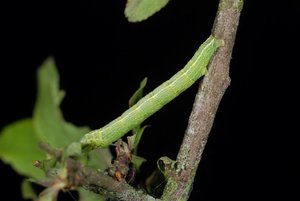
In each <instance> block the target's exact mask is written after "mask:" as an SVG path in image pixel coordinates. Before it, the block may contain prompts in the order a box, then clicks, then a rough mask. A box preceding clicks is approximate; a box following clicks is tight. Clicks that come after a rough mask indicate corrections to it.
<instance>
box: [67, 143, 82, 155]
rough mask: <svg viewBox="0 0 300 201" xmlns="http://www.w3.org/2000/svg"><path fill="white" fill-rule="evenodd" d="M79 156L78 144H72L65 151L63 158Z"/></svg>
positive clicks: (79, 148)
mask: <svg viewBox="0 0 300 201" xmlns="http://www.w3.org/2000/svg"><path fill="white" fill-rule="evenodd" d="M80 154H81V144H80V142H72V143H71V144H70V145H69V146H68V147H67V149H66V153H65V157H70V156H79V155H80Z"/></svg>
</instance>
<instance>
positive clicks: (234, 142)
mask: <svg viewBox="0 0 300 201" xmlns="http://www.w3.org/2000/svg"><path fill="white" fill-rule="evenodd" d="M217 2H218V1H217V0H213V1H212V0H201V1H198V0H189V1H179V0H177V1H176V0H173V1H171V2H170V4H169V5H168V6H167V7H166V8H164V9H163V10H162V11H161V12H159V13H158V14H156V15H155V16H153V17H151V18H150V19H149V20H147V21H145V22H142V23H138V24H131V23H128V22H127V21H126V19H125V18H124V16H123V9H124V6H125V1H112V0H108V1H94V0H90V1H72V2H70V3H67V2H64V3H62V2H55V1H42V2H30V3H28V2H27V1H23V2H22V3H20V2H13V1H11V3H10V4H9V5H1V10H2V9H3V12H1V13H2V14H3V17H1V18H2V19H1V35H2V36H1V45H0V48H1V49H2V50H1V60H0V76H1V78H0V89H1V90H0V91H1V98H0V101H1V102H0V107H1V108H0V128H3V127H4V126H5V125H6V124H9V123H11V122H14V121H16V120H19V119H22V118H25V117H29V116H31V114H32V110H33V105H34V102H35V96H36V69H37V68H38V66H39V65H40V64H41V62H42V61H43V60H44V59H45V58H46V57H47V56H48V55H52V56H54V57H55V59H56V62H57V67H58V69H59V72H60V76H61V88H62V89H64V90H65V91H66V92H67V95H66V97H65V99H64V101H63V103H62V105H61V108H62V111H63V113H64V116H65V119H66V120H67V121H70V122H72V123H74V124H76V125H88V126H90V127H91V128H93V129H95V128H99V127H101V126H103V125H105V124H106V123H108V122H109V121H110V120H112V119H114V118H115V117H117V116H118V115H120V114H121V113H122V111H124V110H125V109H126V108H127V101H128V99H129V97H130V96H131V94H132V93H133V92H134V91H135V90H136V89H137V87H138V85H139V82H140V81H141V80H142V79H143V78H144V77H146V76H147V77H148V78H149V82H148V84H147V88H146V91H147V92H149V91H150V90H151V89H153V88H155V87H156V86H158V85H159V84H160V83H162V82H163V81H165V80H167V79H169V77H170V76H171V75H173V74H174V73H175V72H177V71H178V70H179V69H181V68H182V67H183V66H184V64H185V63H186V62H187V61H188V60H189V58H190V57H191V55H192V54H193V52H194V51H195V50H196V48H197V47H198V46H199V45H200V44H201V43H202V42H203V41H204V40H205V39H206V38H207V37H208V36H209V33H210V30H211V27H212V24H213V20H214V16H215V12H216V9H217ZM299 9H300V6H299V3H298V1H296V0H294V1H293V0H289V1H281V2H279V1H278V2H276V1H259V0H253V1H250V0H249V1H246V2H245V5H244V10H243V12H242V16H241V19H240V26H239V30H238V34H237V38H236V45H235V48H234V51H233V55H232V61H231V72H230V76H231V79H232V82H231V85H230V87H229V88H228V90H227V92H226V94H225V96H224V98H223V100H222V102H221V104H220V107H219V110H218V113H217V117H216V120H215V123H214V126H213V129H212V132H211V135H210V138H209V140H208V143H207V146H206V149H205V151H204V155H203V159H202V161H201V164H200V167H199V169H198V172H197V175H196V180H195V183H194V188H193V191H192V194H191V198H190V200H202V201H208V200H209V201H214V200H220V199H222V200H248V199H249V200H250V199H252V200H253V199H265V200H271V199H274V198H279V199H282V200H299V186H297V185H299V174H300V173H299V165H297V162H298V163H299V162H300V161H299V145H298V141H297V137H298V135H299V134H300V133H299V127H298V125H297V123H298V122H299V121H298V119H299V115H298V114H299V112H298V110H297V108H298V107H297V106H298V103H299V102H298V101H297V97H296V95H297V94H298V93H299V89H298V87H297V85H298V82H297V81H298V80H299V78H298V73H297V70H298V69H299V67H300V66H299V52H300V51H299V40H300V35H299V33H300V32H299V30H298V29H299V25H300V23H299V21H300V11H299ZM197 85H198V84H195V85H193V87H191V88H190V89H188V90H187V92H185V93H183V94H182V95H181V96H180V97H178V98H176V100H174V101H173V102H171V103H170V104H169V105H167V106H166V107H165V108H163V109H162V110H161V111H159V112H157V113H156V114H155V115H154V116H153V117H151V118H149V119H148V120H147V121H146V123H148V124H151V127H150V128H149V129H147V130H146V132H145V135H144V137H143V139H142V142H141V143H142V144H141V145H140V155H141V156H143V157H145V158H146V159H148V162H147V163H146V164H145V165H144V166H143V171H144V174H145V175H149V174H150V173H151V171H152V170H153V169H154V168H155V163H156V160H157V159H158V158H159V157H160V156H164V155H167V156H169V157H171V158H175V157H176V154H177V150H178V148H179V146H180V142H181V140H182V136H183V133H184V130H185V128H186V124H187V121H188V117H189V113H190V111H191V106H192V103H193V99H194V95H195V92H196V89H197ZM0 165H1V166H0V168H1V169H0V170H1V171H0V177H1V178H0V185H1V188H0V192H1V196H8V200H21V198H20V191H19V184H20V182H21V180H22V178H21V177H19V176H18V175H16V174H15V173H14V172H13V170H12V169H11V168H10V166H8V165H5V164H3V163H2V162H1V164H0ZM296 196H298V198H296ZM1 200H2V199H1Z"/></svg>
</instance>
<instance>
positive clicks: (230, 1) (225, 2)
mask: <svg viewBox="0 0 300 201" xmlns="http://www.w3.org/2000/svg"><path fill="white" fill-rule="evenodd" d="M242 7H243V0H220V3H219V8H218V12H217V16H216V18H215V22H214V26H213V29H212V34H213V35H214V36H216V37H217V38H220V39H223V40H224V42H225V46H224V47H222V48H220V49H219V51H218V52H217V53H216V55H215V56H214V58H213V59H212V61H211V63H210V65H209V67H208V73H207V74H206V75H205V77H204V79H203V81H202V83H201V84H200V86H199V90H198V93H197V95H196V98H195V102H194V105H193V110H192V112H191V115H190V118H189V123H188V127H187V129H186V132H185V136H184V140H183V143H182V145H181V148H180V151H179V153H178V155H177V163H178V167H177V170H176V172H177V174H174V175H175V176H174V178H172V179H170V180H169V181H168V183H167V184H166V187H165V190H164V195H163V200H187V199H188V197H189V192H190V187H191V185H192V183H193V180H194V176H195V174H196V170H197V168H198V165H199V162H200V159H201V156H202V153H203V150H204V147H205V144H206V142H207V139H208V135H209V133H210V130H211V127H212V125H213V121H214V118H215V115H216V111H217V108H218V106H219V103H220V101H221V99H222V97H223V95H224V93H225V91H226V89H227V87H228V86H229V84H230V77H229V64H230V59H231V54H232V49H233V46H234V41H235V36H236V31H237V27H238V22H239V17H240V12H241V10H242ZM174 181H175V183H176V185H174ZM174 186H175V189H174Z"/></svg>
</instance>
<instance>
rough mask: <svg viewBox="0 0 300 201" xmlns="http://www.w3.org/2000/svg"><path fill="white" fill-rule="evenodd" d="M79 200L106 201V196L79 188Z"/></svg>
mask: <svg viewBox="0 0 300 201" xmlns="http://www.w3.org/2000/svg"><path fill="white" fill-rule="evenodd" d="M78 191H79V198H80V199H79V201H105V200H106V199H105V197H103V196H101V195H99V194H96V193H93V192H91V191H88V190H85V189H84V188H79V190H78Z"/></svg>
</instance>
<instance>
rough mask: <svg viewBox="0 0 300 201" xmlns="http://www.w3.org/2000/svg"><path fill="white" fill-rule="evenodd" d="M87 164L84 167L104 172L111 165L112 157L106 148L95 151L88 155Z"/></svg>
mask: <svg viewBox="0 0 300 201" xmlns="http://www.w3.org/2000/svg"><path fill="white" fill-rule="evenodd" d="M88 158H89V159H88V162H87V163H86V166H88V167H92V168H95V169H100V170H105V169H106V168H108V167H109V166H110V165H111V160H112V155H111V152H110V150H109V149H108V148H106V149H95V150H93V151H90V152H89V153H88Z"/></svg>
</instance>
